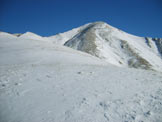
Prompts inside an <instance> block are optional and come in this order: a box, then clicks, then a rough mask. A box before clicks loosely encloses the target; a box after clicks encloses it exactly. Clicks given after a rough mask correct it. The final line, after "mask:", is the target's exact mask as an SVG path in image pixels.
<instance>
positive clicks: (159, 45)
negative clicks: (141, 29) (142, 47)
mask: <svg viewBox="0 0 162 122" xmlns="http://www.w3.org/2000/svg"><path fill="white" fill-rule="evenodd" d="M146 43H147V45H148V46H149V47H150V49H151V50H152V51H153V52H155V53H156V54H157V55H159V56H160V57H161V58H162V39H161V38H149V37H146Z"/></svg>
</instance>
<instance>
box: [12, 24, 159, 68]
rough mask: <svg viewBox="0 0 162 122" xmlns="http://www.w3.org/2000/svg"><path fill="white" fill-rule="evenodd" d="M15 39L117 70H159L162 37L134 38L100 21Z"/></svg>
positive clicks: (19, 36)
mask: <svg viewBox="0 0 162 122" xmlns="http://www.w3.org/2000/svg"><path fill="white" fill-rule="evenodd" d="M14 35H16V34H14ZM16 36H17V37H18V38H26V39H33V40H42V41H50V42H52V43H53V44H56V45H62V46H67V47H70V48H73V49H75V50H78V51H82V52H85V53H88V54H90V55H93V56H95V57H98V58H100V59H102V60H105V61H106V62H108V63H111V64H113V65H116V66H120V67H130V68H132V67H133V68H140V69H149V70H157V71H162V38H150V37H138V36H134V35H131V34H128V33H126V32H124V31H122V30H120V29H117V28H115V27H113V26H111V25H109V24H107V23H105V22H102V21H100V22H94V23H88V24H85V25H83V26H81V27H78V28H74V29H72V30H70V31H67V32H64V33H59V34H57V35H54V36H49V37H41V36H39V35H37V34H34V33H31V32H26V33H24V34H18V35H16Z"/></svg>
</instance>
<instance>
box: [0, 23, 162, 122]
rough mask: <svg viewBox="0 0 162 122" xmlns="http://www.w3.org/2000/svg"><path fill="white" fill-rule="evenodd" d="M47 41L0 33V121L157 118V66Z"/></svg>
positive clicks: (161, 92) (160, 85)
mask: <svg viewBox="0 0 162 122" xmlns="http://www.w3.org/2000/svg"><path fill="white" fill-rule="evenodd" d="M86 26H88V25H86ZM75 31H76V30H75ZM77 31H78V30H77ZM66 34H67V33H66ZM28 35H30V37H29V36H28ZM50 38H53V37H50ZM54 38H56V37H54ZM67 38H68V37H67ZM69 38H71V37H70V36H69ZM43 39H44V40H43ZM151 41H152V39H151ZM53 43H54V42H53V40H52V41H50V39H49V38H47V37H40V36H36V35H33V33H29V32H28V33H27V34H25V36H19V37H17V36H15V35H12V34H8V33H4V32H1V33H0V122H162V74H161V72H159V71H151V70H142V69H135V68H127V67H117V66H116V65H112V64H110V63H108V62H107V61H105V59H99V58H97V57H95V56H92V55H90V54H87V53H84V52H81V51H77V50H74V49H71V48H69V47H65V46H62V44H63V43H61V44H56V43H55V44H53ZM141 43H142V44H143V42H141ZM139 45H140V44H139ZM155 47H156V46H154V49H155ZM150 50H151V49H150ZM152 52H153V51H152ZM156 53H158V52H157V51H156Z"/></svg>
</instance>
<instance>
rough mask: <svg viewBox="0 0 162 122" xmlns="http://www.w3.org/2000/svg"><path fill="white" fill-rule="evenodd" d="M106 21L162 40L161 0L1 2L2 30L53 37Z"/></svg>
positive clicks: (0, 27) (0, 21)
mask: <svg viewBox="0 0 162 122" xmlns="http://www.w3.org/2000/svg"><path fill="white" fill-rule="evenodd" d="M95 21H104V22H107V23H108V24H110V25H112V26H114V27H117V28H119V29H121V30H124V31H126V32H128V33H131V34H134V35H138V36H151V37H162V1H161V0H0V30H1V31H5V32H11V33H24V32H26V31H31V32H34V33H36V34H39V35H42V36H50V35H54V34H57V33H60V32H65V31H68V30H70V29H72V28H75V27H79V26H81V25H84V24H86V23H89V22H95Z"/></svg>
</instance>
